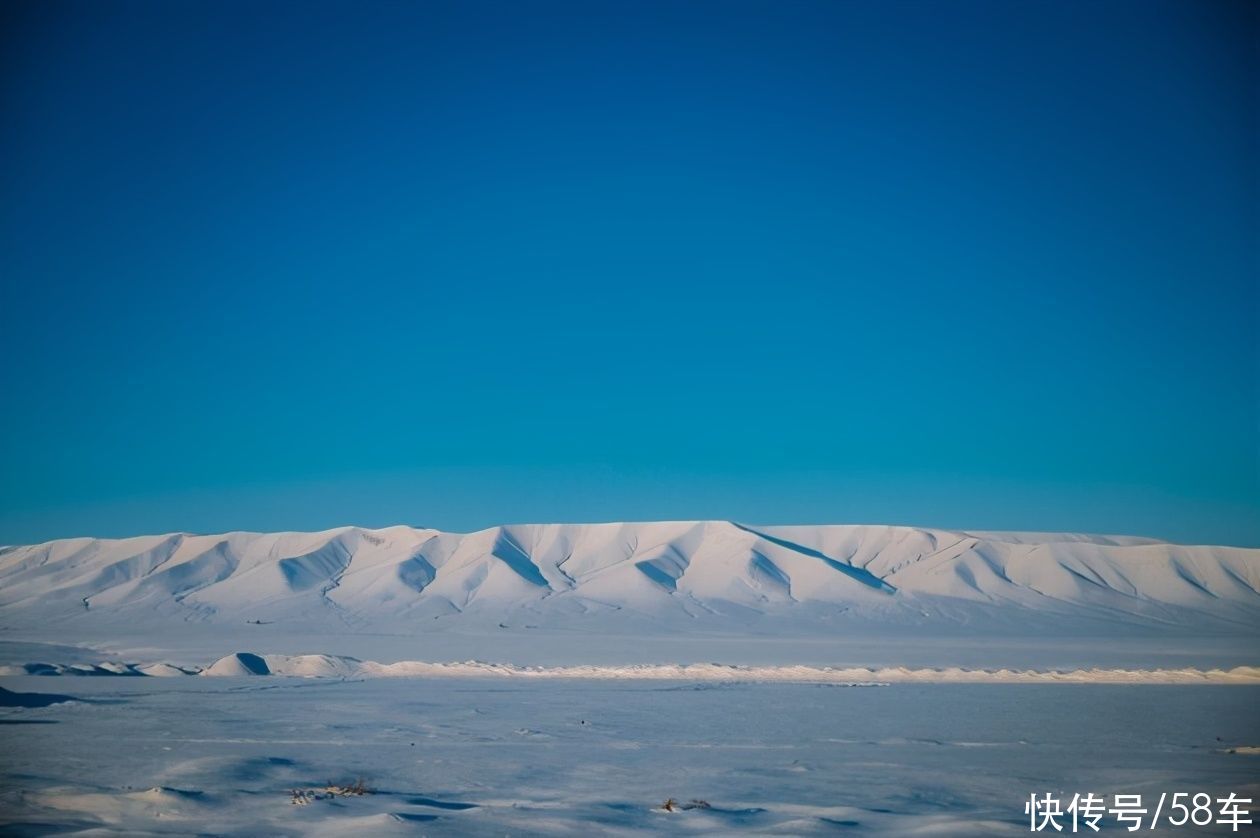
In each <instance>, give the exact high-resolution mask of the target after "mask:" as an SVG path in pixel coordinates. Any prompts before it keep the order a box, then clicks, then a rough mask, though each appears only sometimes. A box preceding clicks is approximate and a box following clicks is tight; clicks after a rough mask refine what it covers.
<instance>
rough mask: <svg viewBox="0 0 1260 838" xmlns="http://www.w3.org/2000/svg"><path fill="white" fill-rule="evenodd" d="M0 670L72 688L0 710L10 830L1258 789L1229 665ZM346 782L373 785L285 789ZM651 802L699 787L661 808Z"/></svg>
mask: <svg viewBox="0 0 1260 838" xmlns="http://www.w3.org/2000/svg"><path fill="white" fill-rule="evenodd" d="M0 686H3V687H5V688H6V689H8V690H12V691H17V692H23V693H31V692H38V693H58V694H62V695H70V696H73V697H75V698H76V699H79V700H76V701H73V702H69V703H59V704H51V705H49V706H45V707H6V708H2V709H0V731H2V733H0V737H2V739H3V742H4V747H3V748H0V829H3V831H4V832H5V833H6V834H16V835H41V834H54V833H59V832H67V831H79V830H94V832H93V834H105V833H118V834H124V833H125V834H129V835H136V834H189V833H210V834H221V835H257V834H271V835H298V834H301V835H318V834H351V833H354V832H361V833H363V834H373V835H379V834H394V833H397V834H429V835H455V834H458V835H495V836H501V835H505V834H510V835H539V834H559V835H589V834H592V833H595V832H599V833H601V834H613V835H615V834H635V833H642V832H668V833H689V832H695V833H709V834H713V833H723V832H732V831H741V832H764V833H772V834H831V833H834V832H837V831H842V832H853V833H858V834H877V833H881V834H899V835H901V834H949V835H953V834H970V835H976V834H988V833H992V834H1012V835H1014V834H1027V832H1028V820H1027V816H1026V815H1025V814H1024V810H1023V805H1024V802H1025V801H1026V800H1027V799H1028V795H1029V794H1030V793H1033V792H1036V793H1038V794H1044V793H1046V792H1052V793H1056V794H1057V793H1066V794H1067V796H1068V797H1070V796H1071V794H1072V793H1073V792H1077V791H1079V792H1081V793H1085V792H1090V791H1092V792H1095V793H1097V794H1105V795H1108V796H1110V795H1112V794H1115V793H1132V794H1143V795H1144V796H1145V797H1148V798H1151V799H1152V800H1153V799H1154V798H1157V797H1158V795H1159V793H1160V792H1170V793H1171V792H1200V791H1204V792H1208V793H1211V794H1213V796H1218V795H1223V794H1225V793H1227V792H1230V791H1233V792H1237V793H1239V794H1240V795H1242V796H1249V797H1252V798H1253V799H1254V798H1260V756H1256V755H1253V754H1248V753H1245V752H1244V753H1229V751H1230V750H1231V749H1235V748H1242V749H1244V750H1245V749H1247V748H1249V747H1254V746H1256V745H1260V714H1258V713H1257V712H1256V707H1258V706H1260V687H1251V686H1204V685H1195V686H1155V685H1134V686H1126V685H1082V684H1072V685H1001V684H894V685H892V686H885V687H838V686H822V685H810V684H773V683H761V684H748V683H743V684H741V683H703V684H701V683H688V682H638V681H617V682H607V681H584V680H554V681H531V680H511V681H504V680H501V679H494V678H476V677H465V678H423V679H419V678H399V679H375V680H367V681H338V680H330V679H298V678H285V677H272V678H263V679H259V678H174V679H159V678H43V677H35V676H21V677H8V678H4V679H0ZM8 703H13V702H12V701H10V702H8ZM27 703H29V702H27ZM358 778H362V779H363V780H364V781H365V782H366V784H367V786H368V787H369V788H370V789H372V790H373V791H374V792H375V793H373V794H370V795H364V796H361V797H357V796H356V797H345V798H336V799H327V800H315V801H313V802H311V803H309V804H307V805H294V804H292V803H291V802H290V801H291V796H292V795H291V790H292V789H295V788H319V787H323V786H325V785H327V784H329V783H334V784H343V785H348V784H351V783H353V781H355V780H356V779H358ZM1152 795H1153V796H1154V798H1152V797H1151V796H1152ZM668 798H675V799H677V800H678V801H680V802H682V803H686V802H688V801H690V800H692V799H693V798H695V799H700V800H704V801H707V803H708V804H709V808H696V809H691V810H687V811H679V812H673V813H670V812H665V811H661V810H660V809H659V807H660V805H661V804H662V803H663V802H664V801H665V800H666V799H668ZM1107 825H1110V826H1112V828H1113V829H1114V828H1115V824H1114V822H1113V823H1111V824H1107V822H1104V826H1107ZM1143 831H1148V830H1145V829H1144V830H1143ZM1222 831H1228V830H1222ZM1172 832H1174V833H1175V832H1177V830H1172Z"/></svg>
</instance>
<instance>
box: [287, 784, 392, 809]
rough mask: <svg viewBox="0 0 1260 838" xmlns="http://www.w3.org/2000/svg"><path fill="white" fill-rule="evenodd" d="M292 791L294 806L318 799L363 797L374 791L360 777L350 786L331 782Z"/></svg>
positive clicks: (291, 801)
mask: <svg viewBox="0 0 1260 838" xmlns="http://www.w3.org/2000/svg"><path fill="white" fill-rule="evenodd" d="M290 793H291V794H292V799H291V800H290V801H289V802H290V803H292V804H293V805H294V806H305V805H306V804H308V803H314V802H315V801H316V800H331V799H332V798H334V797H362V796H363V795H365V794H372V793H373V792H372V790H371V789H370V788H368V787H367V786H366V785H365V784H364V782H363V779H362V778H359V779H357V780H355V781H354V783H352V784H351V785H348V786H339V785H337V784H335V783H329V784H328V785H326V786H324V787H323V788H322V789H293V790H292V791H291V792H290Z"/></svg>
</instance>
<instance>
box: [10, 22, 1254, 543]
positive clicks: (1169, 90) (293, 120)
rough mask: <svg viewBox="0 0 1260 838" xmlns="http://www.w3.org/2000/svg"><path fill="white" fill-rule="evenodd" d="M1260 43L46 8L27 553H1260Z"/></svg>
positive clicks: (25, 344) (28, 299)
mask: <svg viewBox="0 0 1260 838" xmlns="http://www.w3.org/2000/svg"><path fill="white" fill-rule="evenodd" d="M1258 9H1260V7H1258V6H1257V4H1254V3H1242V2H1240V3H1225V2H1212V1H1211V0H1204V1H1203V2H1158V0H1149V1H1148V0H1142V2H1016V3H1012V2H1005V0H1001V2H980V3H977V2H931V3H929V2H918V3H912V2H820V3H805V2H800V3H782V2H762V3H745V2H725V3H700V2H696V3H690V2H689V3H677V2H670V3H653V2H625V3H620V2H618V3H613V2H600V1H599V0H595V1H594V2H578V3H559V4H556V3H546V2H530V3H511V2H504V3H494V4H487V3H476V2H461V3H450V4H446V3H428V2H415V3H402V4H394V3H389V4H386V3H350V2H343V3H333V4H327V3H319V2H316V3H300V4H299V3H274V2H250V3H245V2H213V3H212V2H176V3H169V2H142V3H136V2H108V3H100V2H73V3H65V2H45V1H44V0H39V2H34V0H16V2H8V3H5V4H4V6H3V10H2V12H0V14H2V15H3V18H4V19H3V21H0V31H2V32H3V34H2V35H0V39H2V42H0V97H2V98H0V117H2V118H3V124H2V129H3V130H0V172H2V173H3V181H2V182H0V184H2V186H0V188H2V189H3V201H0V248H2V252H3V260H2V266H0V271H2V272H3V276H2V278H0V387H2V392H3V394H4V402H3V413H2V414H0V415H2V416H3V419H2V420H0V421H2V425H0V429H2V431H3V433H2V434H0V543H3V542H10V543H12V542H24V541H32V540H42V539H46V538H52V537H61V536H73V535H83V534H93V535H123V534H136V533H146V532H158V531H171V530H192V531H203V532H204V531H222V530H226V529H267V530H270V529H310V528H322V527H327V526H333V525H339V524H345V523H357V524H364V525H385V524H391V523H412V524H424V525H430V526H437V527H441V528H445V529H454V530H467V529H473V528H479V527H483V526H488V525H492V524H496V523H504V522H514V521H590V520H618V519H656V518H733V519H737V520H745V521H751V522H758V523H772V522H819V523H821V522H836V523H841V522H870V523H907V524H921V525H932V526H945V527H973V528H982V527H983V528H1006V529H1052V530H1086V531H1096V532H1097V531H1104V532H1125V533H1139V534H1147V535H1155V536H1162V537H1167V538H1171V539H1175V540H1182V541H1193V542H1214V543H1233V544H1245V545H1260V408H1258V401H1260V349H1258V346H1257V335H1256V333H1257V329H1256V323H1257V322H1258V314H1260V312H1258V310H1257V309H1258V305H1257V296H1258V290H1257V284H1258V280H1257V266H1258V265H1257V224H1258V221H1260V219H1258V215H1257V195H1258V189H1260V187H1258V175H1257V170H1258V156H1260V152H1258V150H1257V121H1256V114H1257V94H1258V91H1257V78H1258V77H1260V67H1258V66H1257V64H1258V62H1257V53H1256V43H1257V38H1258V37H1260V28H1258V22H1257V21H1258V17H1257V15H1258Z"/></svg>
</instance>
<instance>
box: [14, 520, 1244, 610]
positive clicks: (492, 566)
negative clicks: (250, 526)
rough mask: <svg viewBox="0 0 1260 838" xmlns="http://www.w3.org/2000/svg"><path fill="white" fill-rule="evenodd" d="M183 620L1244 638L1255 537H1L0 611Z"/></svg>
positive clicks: (832, 528) (398, 530)
mask: <svg viewBox="0 0 1260 838" xmlns="http://www.w3.org/2000/svg"><path fill="white" fill-rule="evenodd" d="M102 615H105V616H112V617H116V618H119V619H136V618H140V617H142V616H143V617H145V618H156V617H167V618H176V619H181V620H183V621H193V622H216V621H230V622H233V623H238V624H239V623H241V622H244V621H259V622H270V621H285V622H288V623H291V624H295V623H303V624H312V625H322V624H328V625H340V626H343V627H351V628H364V627H368V626H371V625H373V624H376V623H389V624H391V625H398V624H409V625H412V626H415V627H418V628H420V629H423V627H424V625H431V624H432V623H431V621H433V620H446V619H450V620H457V621H468V622H469V623H472V622H478V621H479V622H484V623H488V624H490V623H493V622H495V621H498V622H502V623H503V624H504V625H505V626H506V625H509V624H510V625H511V626H514V627H515V626H519V627H524V628H530V627H532V625H531V621H532V622H533V623H537V624H540V625H542V624H545V625H549V626H564V625H570V624H571V625H579V624H580V625H584V626H585V625H590V624H591V622H590V621H591V620H592V619H596V618H599V617H600V616H601V615H607V619H606V620H604V621H603V622H604V623H606V624H608V625H614V624H617V622H618V621H627V620H628V621H630V622H631V623H635V624H642V625H663V626H674V627H686V626H692V625H695V626H699V625H727V624H731V625H741V626H767V625H773V624H774V623H776V622H778V621H791V622H798V621H799V622H804V623H807V624H811V625H819V626H828V625H831V626H847V627H853V626H858V625H867V626H881V625H882V626H905V625H913V626H933V625H970V626H982V625H989V624H992V625H995V626H998V627H1000V626H1021V625H1022V626H1027V625H1034V624H1035V625H1048V626H1058V625H1061V626H1073V625H1078V626H1079V625H1080V624H1081V623H1091V624H1098V625H1103V624H1105V625H1107V626H1112V627H1115V626H1117V625H1130V626H1134V627H1146V628H1159V627H1164V628H1169V629H1173V630H1178V631H1180V630H1184V629H1201V630H1207V631H1212V632H1217V631H1220V632H1227V633H1254V632H1255V631H1256V630H1257V629H1258V628H1260V550H1254V549H1242V548H1231V547H1207V546H1181V545H1174V544H1168V543H1163V542H1159V541H1155V540H1151V539H1143V538H1134V537H1112V536H1087V535H1073V534H1033V533H989V532H959V531H947V530H933V529H917V528H911V527H888V526H847V525H846V526H842V525H828V526H772V527H758V526H746V525H742V524H736V523H732V522H726V521H703V522H661V523H625V524H546V525H533V524H529V525H513V526H502V527H493V528H490V529H486V530H482V531H479V532H475V533H469V534H456V533H445V532H440V531H437V530H432V529H417V528H411V527H405V526H399V527H389V528H385V529H379V530H369V529H362V528H358V527H344V528H340V529H334V530H328V531H324V532H317V533H244V532H237V533H227V534H223V535H189V534H183V533H179V534H168V535H156V536H143V537H137V538H126V539H117V540H107V539H93V538H76V539H65V540H59V541H50V542H47V543H44V544H38V545H31V546H22V547H6V548H0V619H3V621H4V622H5V623H6V624H8V625H19V626H20V625H23V624H29V623H30V622H31V621H36V620H37V621H39V622H40V623H47V622H48V621H61V620H70V621H77V620H88V619H92V620H95V619H101V618H102Z"/></svg>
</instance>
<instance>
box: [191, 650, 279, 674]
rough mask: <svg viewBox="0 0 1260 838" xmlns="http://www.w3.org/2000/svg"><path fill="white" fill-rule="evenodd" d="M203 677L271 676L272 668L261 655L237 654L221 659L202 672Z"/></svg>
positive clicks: (250, 653)
mask: <svg viewBox="0 0 1260 838" xmlns="http://www.w3.org/2000/svg"><path fill="white" fill-rule="evenodd" d="M201 674H202V675H210V676H218V677H236V676H241V675H270V674H271V667H269V666H267V661H266V660H264V659H263V657H262V656H261V655H255V654H253V653H252V652H236V653H235V654H232V655H228V656H227V657H223V658H219V659H218V660H217V661H215V662H214V663H212V664H210V665H209V666H207V667H206V668H205V669H203V670H202V671H201Z"/></svg>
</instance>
